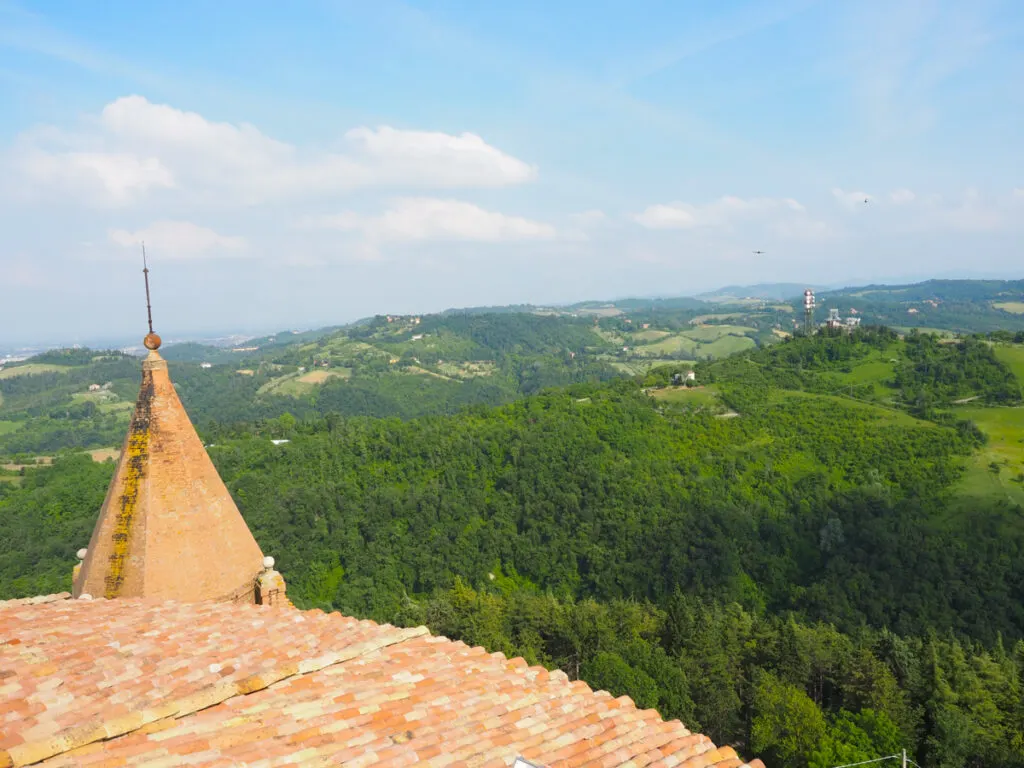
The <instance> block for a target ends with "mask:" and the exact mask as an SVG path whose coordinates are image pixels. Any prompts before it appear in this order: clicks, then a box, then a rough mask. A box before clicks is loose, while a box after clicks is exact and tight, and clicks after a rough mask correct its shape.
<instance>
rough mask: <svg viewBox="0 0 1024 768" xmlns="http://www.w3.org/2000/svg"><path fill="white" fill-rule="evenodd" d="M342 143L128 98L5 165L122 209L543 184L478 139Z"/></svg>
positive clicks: (29, 183)
mask: <svg viewBox="0 0 1024 768" xmlns="http://www.w3.org/2000/svg"><path fill="white" fill-rule="evenodd" d="M344 140H345V143H346V149H347V151H345V152H333V151H324V150H316V149H300V148H299V147H296V146H294V145H292V144H289V143H286V142H283V141H279V140H277V139H274V138H272V137H270V136H267V135H266V134H264V133H262V132H261V131H260V130H259V129H258V128H256V127H255V126H253V125H250V124H247V123H239V124H232V123H224V122H212V121H210V120H207V119H206V118H204V117H203V116H202V115H200V114H198V113H195V112H187V111H184V110H180V109H176V108H174V107H171V106H168V105H165V104H153V103H151V102H150V101H148V100H147V99H145V98H143V97H141V96H128V97H124V98H121V99H118V100H116V101H114V102H111V103H110V104H108V105H107V106H106V107H104V109H103V111H102V113H101V114H100V115H99V117H98V118H97V119H95V120H94V121H92V122H90V123H88V124H86V125H84V126H82V127H81V129H80V130H78V131H76V132H65V131H60V130H57V129H53V128H51V129H39V130H35V131H31V132H28V133H26V134H24V135H23V136H21V137H20V139H19V140H18V143H17V146H16V147H15V149H14V150H13V151H12V152H10V153H9V160H8V164H9V167H10V169H11V170H12V172H13V174H14V175H15V176H17V177H18V181H19V182H20V183H19V185H18V186H19V187H21V185H22V184H23V185H25V190H26V191H28V192H31V191H32V189H33V187H35V188H36V190H37V192H39V193H41V194H44V193H45V194H49V193H53V192H57V193H67V194H71V195H73V196H76V197H78V198H79V199H82V200H84V201H86V202H89V203H92V204H105V205H115V206H117V205H129V204H132V203H135V202H138V201H139V200H141V199H143V198H144V197H146V196H147V195H148V193H150V192H153V191H155V190H168V191H173V192H175V193H177V194H179V195H181V196H186V197H188V198H189V199H192V200H205V201H207V202H209V203H210V204H214V205H217V206H230V205H253V204H259V203H264V202H268V201H271V200H284V199H290V198H296V197H307V198H308V197H311V196H316V195H324V194H328V193H332V192H339V191H348V190H352V189H356V188H360V187H382V186H393V187H394V186H418V187H439V188H446V187H447V188H451V187H501V186H506V185H510V184H520V183H523V182H527V181H531V180H532V179H534V178H535V177H536V175H537V170H536V168H535V167H533V166H531V165H529V164H527V163H525V162H523V161H522V160H519V159H518V158H515V157H512V156H511V155H509V154H506V153H505V152H502V151H501V150H499V149H497V148H496V147H494V146H491V145H490V144H488V143H487V142H486V141H484V140H483V139H482V138H481V137H480V136H477V135H475V134H472V133H462V134H459V135H449V134H444V133H438V132H430V131H414V130H399V129H396V128H391V127H388V126H381V127H379V128H365V127H363V128H356V129H353V130H351V131H349V132H348V133H347V134H345V137H344Z"/></svg>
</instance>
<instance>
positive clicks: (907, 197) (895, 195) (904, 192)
mask: <svg viewBox="0 0 1024 768" xmlns="http://www.w3.org/2000/svg"><path fill="white" fill-rule="evenodd" d="M889 199H890V200H892V202H893V203H894V204H896V205H906V204H907V203H912V202H914V201H915V200H916V199H917V195H915V194H914V193H913V192H911V191H910V190H909V189H894V190H893V191H892V192H890V193H889Z"/></svg>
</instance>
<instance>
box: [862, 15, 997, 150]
mask: <svg viewBox="0 0 1024 768" xmlns="http://www.w3.org/2000/svg"><path fill="white" fill-rule="evenodd" d="M845 8H846V9H847V16H846V17H845V19H844V23H845V26H846V29H847V33H848V35H849V38H848V45H849V46H850V50H851V51H852V54H851V56H850V60H849V63H848V67H847V71H848V72H849V79H850V81H851V82H852V84H853V96H854V99H855V101H856V103H857V106H858V111H859V116H860V117H861V119H862V120H863V121H864V124H865V127H866V128H867V129H869V130H870V131H872V133H873V135H875V136H877V137H891V136H894V135H904V136H906V135H914V134H917V133H920V132H923V131H926V130H928V129H930V128H932V127H933V126H934V125H935V122H936V120H937V119H938V115H939V107H938V99H937V94H936V91H937V89H939V88H940V87H941V86H942V85H943V84H944V82H945V81H946V80H948V79H949V78H950V77H951V76H953V75H955V74H956V73H958V72H961V71H963V70H964V69H965V68H967V67H969V66H971V65H972V64H973V63H974V62H975V61H976V60H977V59H978V57H979V55H980V54H981V53H982V52H983V51H984V49H985V48H986V46H987V45H988V44H989V43H990V42H991V41H992V40H993V38H994V36H995V33H994V31H993V26H992V18H991V17H992V10H993V8H994V4H993V3H991V2H986V1H985V0H979V1H978V2H971V3H962V2H957V1H956V0H859V1H858V2H857V3H855V4H850V5H848V6H845Z"/></svg>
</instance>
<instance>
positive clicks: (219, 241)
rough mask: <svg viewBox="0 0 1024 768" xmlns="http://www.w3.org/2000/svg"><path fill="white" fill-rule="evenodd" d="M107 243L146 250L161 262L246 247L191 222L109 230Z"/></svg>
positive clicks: (241, 241) (235, 238)
mask: <svg viewBox="0 0 1024 768" xmlns="http://www.w3.org/2000/svg"><path fill="white" fill-rule="evenodd" d="M107 236H108V237H109V239H110V241H111V242H112V243H114V244H116V245H120V246H122V247H124V248H138V247H139V246H140V243H145V244H146V248H147V249H150V250H152V251H155V252H157V253H159V255H160V256H161V257H162V258H164V259H188V258H196V257H200V256H207V255H210V254H211V252H214V253H216V254H218V255H229V254H237V253H238V252H239V251H243V250H244V249H245V247H246V241H245V238H243V237H236V236H229V235H221V234H219V233H217V232H215V231H214V230H212V229H209V228H208V227H201V226H199V225H198V224H193V223H192V222H190V221H157V222H154V223H153V224H150V225H149V226H148V227H146V228H145V229H140V230H136V231H135V232H129V231H128V230H125V229H111V230H110V231H109V232H107Z"/></svg>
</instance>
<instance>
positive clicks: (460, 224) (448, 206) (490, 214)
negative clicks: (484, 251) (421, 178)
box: [303, 197, 558, 243]
mask: <svg viewBox="0 0 1024 768" xmlns="http://www.w3.org/2000/svg"><path fill="white" fill-rule="evenodd" d="M303 223H304V225H305V226H307V227H320V228H326V229H336V230H341V231H358V232H362V233H363V234H365V235H366V236H367V238H369V239H371V240H374V241H392V242H395V241H398V242H415V241H427V240H436V241H445V240H448V241H454V240H466V241H476V242H491V243H493V242H500V241H507V240H537V239H551V238H554V237H556V236H557V234H558V233H557V231H556V229H555V228H554V227H552V226H551V225H549V224H545V223H543V222H539V221H534V220H532V219H526V218H523V217H520V216H507V215H505V214H503V213H498V212H496V211H487V210H484V209H483V208H480V207H479V206H476V205H473V204H472V203H467V202H463V201H460V200H443V199H437V198H430V197H408V198H400V199H398V200H395V201H393V203H392V206H391V208H390V209H389V210H387V211H385V212H384V213H382V214H380V215H378V216H364V215H361V214H357V213H353V212H351V211H346V212H343V213H340V214H336V215H334V216H324V217H319V218H316V219H307V220H305V221H304V222H303Z"/></svg>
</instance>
